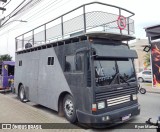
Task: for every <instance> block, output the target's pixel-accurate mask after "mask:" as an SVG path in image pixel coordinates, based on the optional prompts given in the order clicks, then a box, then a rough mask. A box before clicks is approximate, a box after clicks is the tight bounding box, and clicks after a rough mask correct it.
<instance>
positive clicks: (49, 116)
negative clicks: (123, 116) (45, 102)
mask: <svg viewBox="0 0 160 132" xmlns="http://www.w3.org/2000/svg"><path fill="white" fill-rule="evenodd" d="M138 96H139V102H140V104H141V114H140V115H139V116H138V117H136V118H134V119H133V120H131V121H130V123H144V122H145V121H146V120H147V119H148V118H150V117H152V118H153V121H156V119H157V117H158V116H160V103H159V100H160V94H155V93H146V94H145V95H141V94H139V95H138ZM0 104H1V105H0V113H1V114H0V123H68V122H67V121H66V120H65V118H63V117H59V116H58V114H57V112H55V111H53V110H50V109H48V108H45V107H43V106H40V105H36V104H33V103H31V102H28V103H26V104H25V103H21V102H20V101H19V100H18V99H17V98H16V96H15V95H12V94H6V95H3V94H0ZM64 125H65V124H63V126H62V128H64V127H65V126H64ZM127 125H128V124H122V125H119V126H116V127H113V128H111V129H109V130H107V131H115V132H116V131H117V132H119V131H120V132H124V131H128V129H123V128H126V127H127ZM75 127H76V128H77V127H78V126H75ZM78 128H79V129H54V130H40V131H106V129H100V130H99V129H98V130H97V129H83V128H82V127H78ZM1 131H2V130H1ZM3 131H4V130H3ZM13 131H15V132H17V130H13ZM19 131H20V130H19ZM33 131H35V130H33ZM130 131H144V129H141V130H137V129H136V130H135V129H132V130H130ZM145 131H151V132H154V131H155V130H154V129H148V130H146V129H145Z"/></svg>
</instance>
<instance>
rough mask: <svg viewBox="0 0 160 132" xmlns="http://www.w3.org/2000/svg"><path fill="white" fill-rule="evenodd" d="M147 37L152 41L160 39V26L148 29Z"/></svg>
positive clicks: (146, 29)
mask: <svg viewBox="0 0 160 132" xmlns="http://www.w3.org/2000/svg"><path fill="white" fill-rule="evenodd" d="M145 31H146V36H147V37H149V38H150V40H155V39H160V25H155V26H152V27H146V28H145Z"/></svg>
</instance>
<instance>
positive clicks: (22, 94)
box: [19, 85, 27, 103]
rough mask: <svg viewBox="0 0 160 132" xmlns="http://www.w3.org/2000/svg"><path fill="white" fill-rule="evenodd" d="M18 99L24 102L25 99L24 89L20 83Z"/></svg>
mask: <svg viewBox="0 0 160 132" xmlns="http://www.w3.org/2000/svg"><path fill="white" fill-rule="evenodd" d="M19 99H20V101H21V102H23V103H25V102H26V101H27V100H26V93H25V90H24V86H23V85H21V86H20V89H19Z"/></svg>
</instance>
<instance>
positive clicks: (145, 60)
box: [144, 53, 150, 67]
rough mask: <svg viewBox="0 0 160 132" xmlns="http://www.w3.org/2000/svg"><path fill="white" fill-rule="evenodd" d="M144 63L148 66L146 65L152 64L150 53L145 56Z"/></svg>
mask: <svg viewBox="0 0 160 132" xmlns="http://www.w3.org/2000/svg"><path fill="white" fill-rule="evenodd" d="M144 63H145V66H146V67H148V66H150V53H147V54H146V55H145V56H144Z"/></svg>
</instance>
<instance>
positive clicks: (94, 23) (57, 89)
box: [15, 2, 140, 125]
mask: <svg viewBox="0 0 160 132" xmlns="http://www.w3.org/2000/svg"><path fill="white" fill-rule="evenodd" d="M108 8H109V9H108ZM110 9H112V10H116V11H117V12H118V15H117V14H113V13H112V10H110ZM106 10H110V11H111V12H109V13H108V12H107V11H106ZM81 11H82V13H80V12H81ZM123 13H124V15H123ZM71 14H72V15H71ZM73 14H74V15H73ZM75 14H76V15H77V16H75ZM78 14H80V15H78ZM125 15H126V16H125ZM133 15H134V13H132V12H130V11H128V10H126V9H123V8H120V7H117V6H113V5H108V4H105V3H100V2H93V3H88V4H85V5H82V6H80V7H78V8H76V9H74V10H72V11H70V12H68V13H66V14H64V15H62V16H60V17H58V18H56V19H54V20H52V21H50V22H48V23H45V24H43V25H41V26H39V27H37V28H35V29H33V30H31V31H29V32H27V33H24V34H22V35H20V36H18V37H16V64H15V87H16V93H17V94H18V96H19V99H20V100H21V101H22V102H25V101H32V102H35V103H37V104H41V105H43V106H45V107H48V108H51V109H53V110H56V111H58V112H59V113H60V114H61V115H63V114H64V115H65V117H66V118H67V120H69V121H70V122H71V123H74V122H76V121H77V120H78V121H79V122H81V123H89V124H90V123H97V124H101V123H104V124H105V125H107V123H119V122H124V121H127V120H129V119H131V118H132V117H134V116H136V115H138V114H139V113H140V106H139V104H138V99H137V89H138V87H137V86H138V85H137V79H136V73H135V68H134V63H133V61H134V59H135V58H137V54H136V52H135V51H133V50H130V49H129V46H128V41H129V40H133V39H134V37H133V36H132V34H133V33H134V21H133V20H132V19H130V17H131V16H133ZM58 21H59V23H58Z"/></svg>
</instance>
